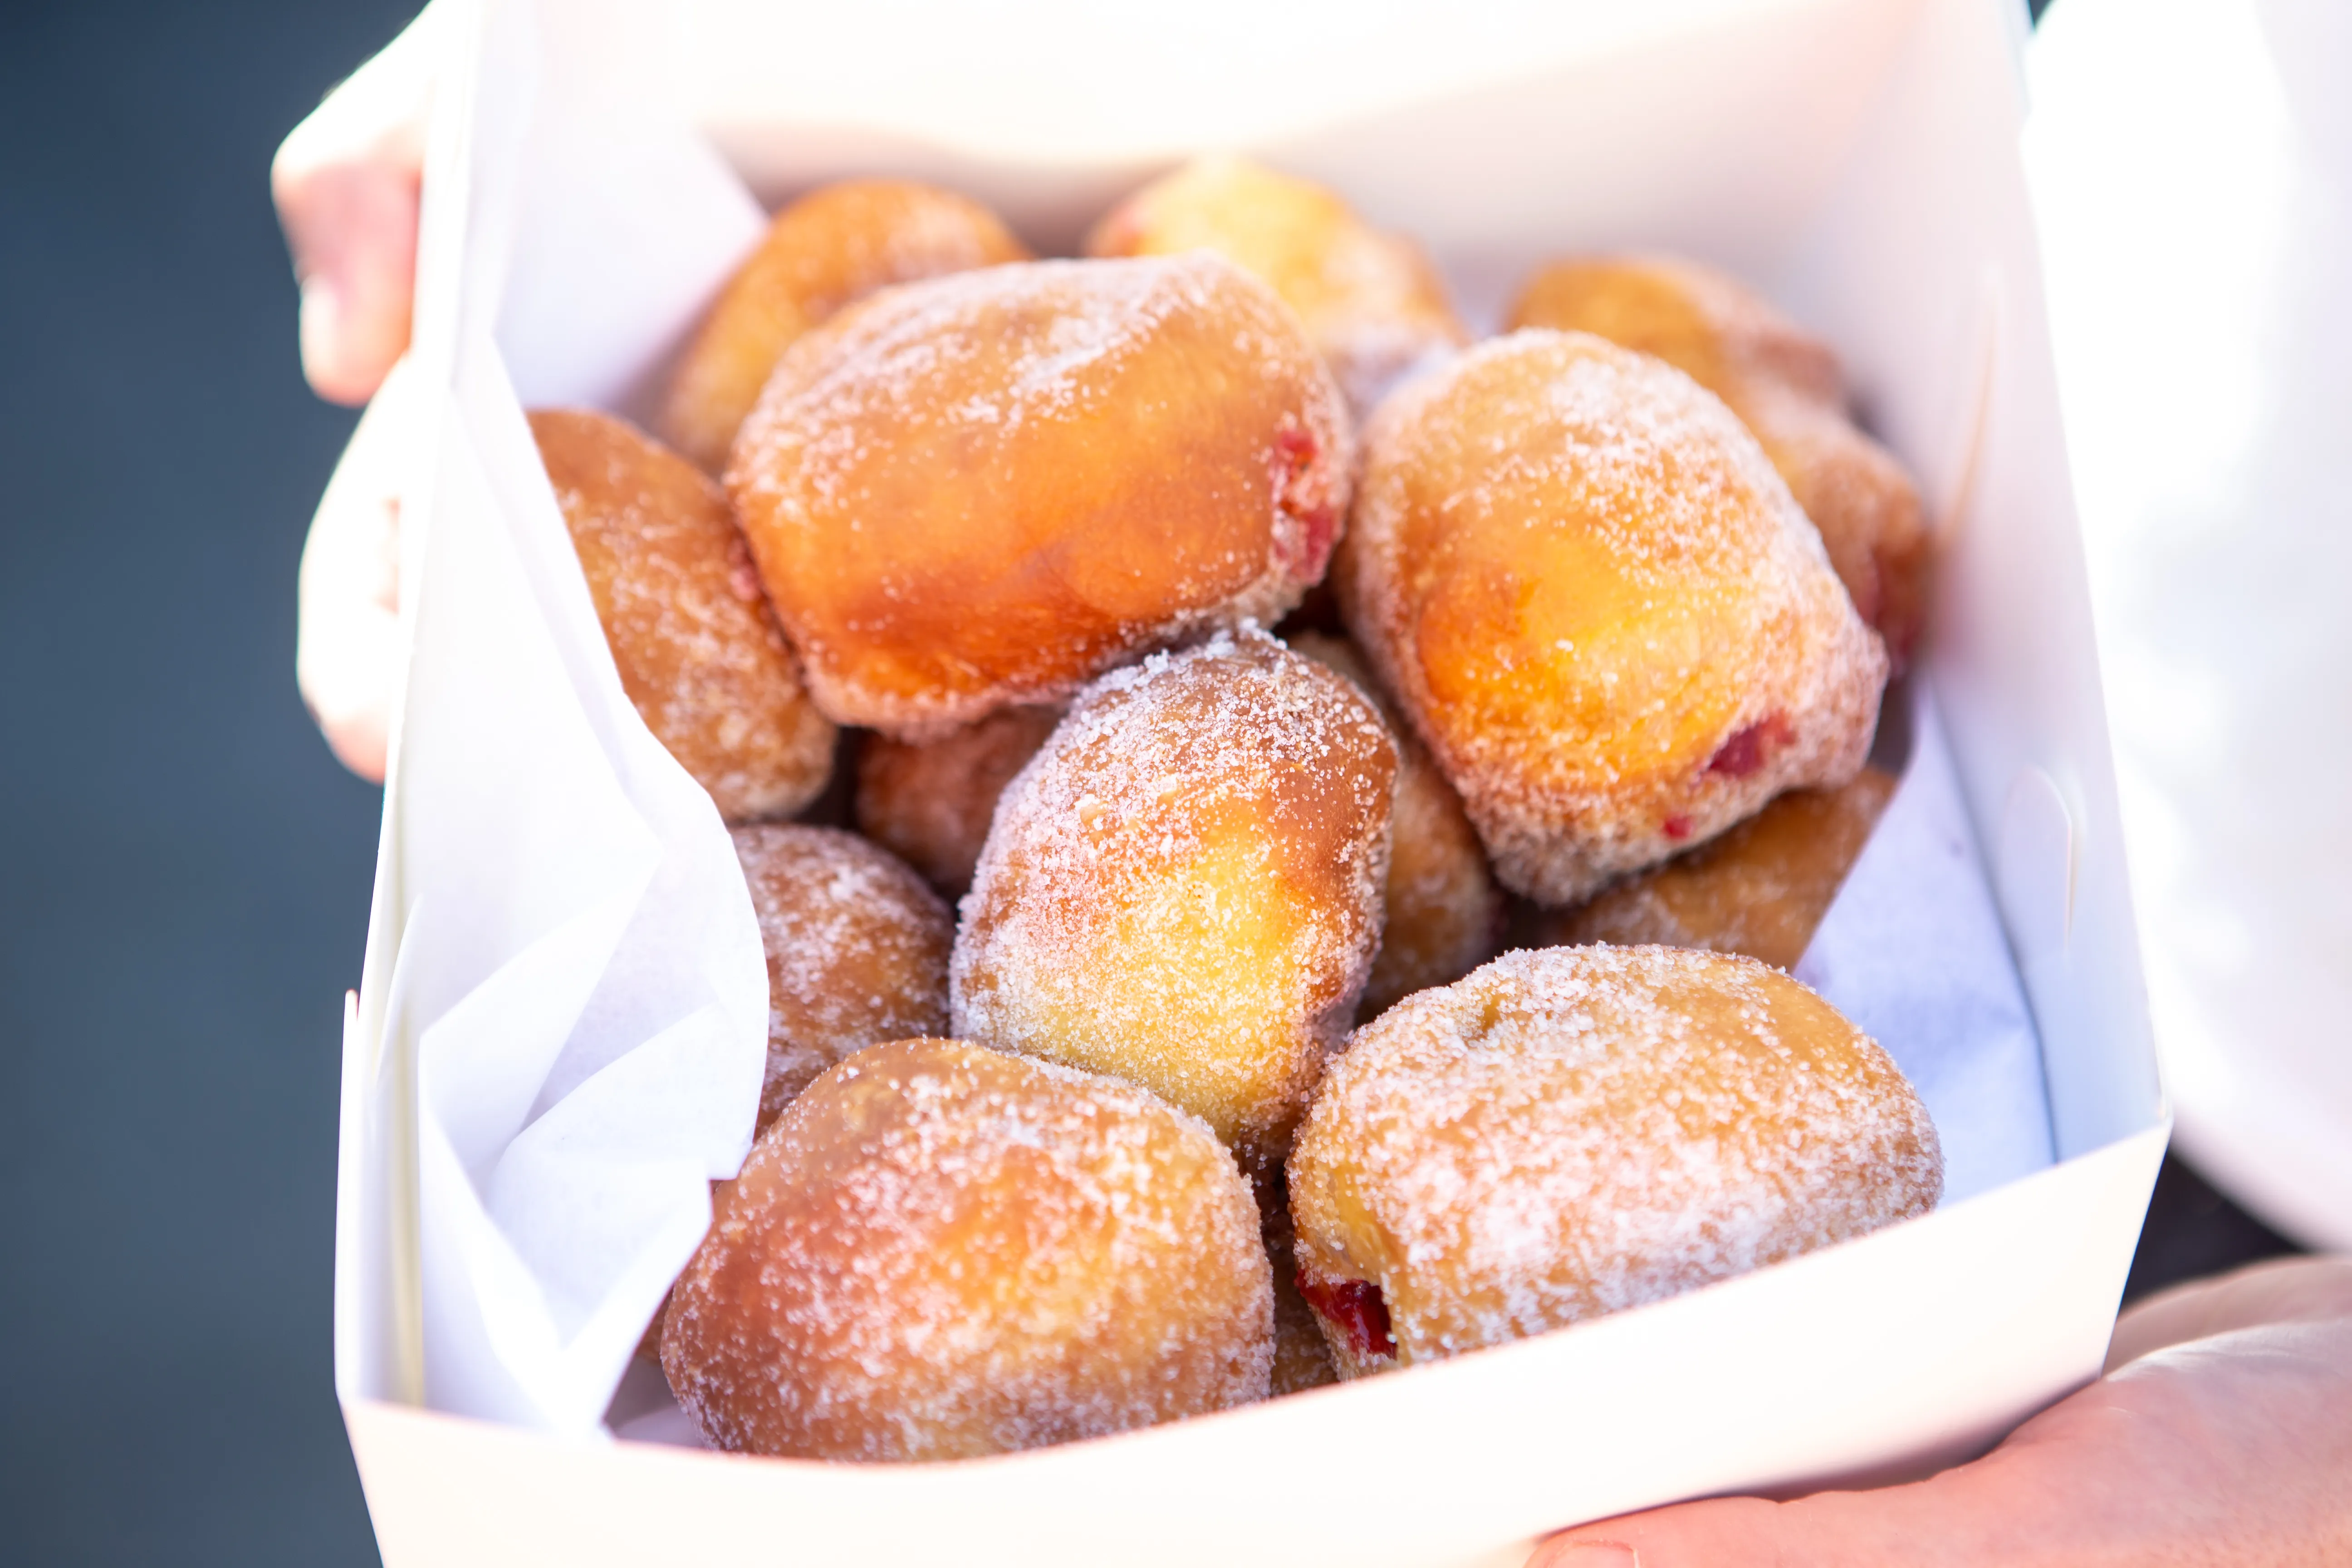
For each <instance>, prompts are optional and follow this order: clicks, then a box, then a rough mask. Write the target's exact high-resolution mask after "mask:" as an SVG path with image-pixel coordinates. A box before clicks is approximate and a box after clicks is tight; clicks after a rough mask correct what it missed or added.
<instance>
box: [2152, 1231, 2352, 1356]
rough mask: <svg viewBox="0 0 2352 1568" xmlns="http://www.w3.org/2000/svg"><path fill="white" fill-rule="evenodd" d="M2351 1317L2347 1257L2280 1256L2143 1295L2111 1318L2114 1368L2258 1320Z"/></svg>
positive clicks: (2351, 1268)
mask: <svg viewBox="0 0 2352 1568" xmlns="http://www.w3.org/2000/svg"><path fill="white" fill-rule="evenodd" d="M2326 1318H2347V1319H2352V1258H2273V1259H2272V1260H2271V1261H2269V1262H2267V1263H2257V1264H2255V1265H2253V1266H2252V1267H2251V1268H2241V1269H2238V1270H2237V1271H2236V1272H2234V1273H2231V1274H2223V1275H2220V1276H2217V1277H2216V1278H2214V1279H2200V1280H2197V1281H2195V1282H2193V1283H2191V1284H2188V1285H2182V1286H2178V1287H2176V1288H2175V1289H2170V1290H2167V1291H2164V1292H2163V1293H2161V1294H2159V1295H2156V1296H2151V1297H2149V1298H2148V1299H2147V1300H2145V1301H2142V1302H2140V1303H2139V1304H2138V1305H2137V1306H2136V1307H2134V1308H2132V1309H2131V1310H2129V1311H2127V1312H2126V1313H2125V1314H2124V1315H2123V1316H2122V1317H2121V1318H2118V1319H2117V1320H2116V1331H2115V1337H2114V1338H2113V1339H2112V1340H2110V1341H2109V1342H2108V1343H2107V1370H2108V1371H2109V1372H2113V1371H2115V1370H2116V1368H2117V1367H2119V1366H2122V1365H2124V1364H2125V1363H2128V1362H2134V1361H2137V1360H2138V1359H2139V1358H2140V1357H2142V1356H2144V1355H2147V1354H2149V1353H2150V1352H2155V1351H2159V1350H2162V1349H2164V1348H2165V1347H2167V1346H2168V1345H2178V1344H2186V1343H2188V1342H2189V1341H2191V1340H2201V1339H2207V1338H2210V1337H2211V1336H2212V1335H2215V1334H2225V1333H2229V1332H2231V1331H2233V1330H2237V1329H2245V1328H2252V1327H2255V1326H2256V1325H2259V1324H2263V1323H2284V1322H2311V1321H2317V1320H2321V1319H2326Z"/></svg>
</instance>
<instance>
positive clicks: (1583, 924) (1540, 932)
mask: <svg viewBox="0 0 2352 1568" xmlns="http://www.w3.org/2000/svg"><path fill="white" fill-rule="evenodd" d="M1894 793H1895V777H1894V775H1893V774H1891V773H1882V772H1880V771H1879V770H1878V769H1876V768H1867V767H1866V768H1864V769H1863V770H1862V772H1860V773H1856V774H1854V775H1853V781H1852V782H1851V783H1849V784H1842V785H1840V786H1839V787H1838V788H1836V789H1825V790H1816V789H1798V790H1790V792H1789V793H1788V794H1787V795H1782V796H1780V798H1779V799H1778V800H1775V801H1774V802H1773V803H1772V804H1771V805H1768V806H1766V807H1765V808H1764V809H1763V810H1762V811H1759V812H1758V813H1757V814H1756V815H1755V816H1751V817H1749V818H1748V820H1747V821H1745V822H1743V823H1741V824H1740V825H1739V826H1737V827H1734V828H1732V829H1731V830H1730V831H1729V832H1727V833H1726V834H1725V835H1724V836H1723V837H1720V838H1717V839H1716V840H1714V841H1713V842H1711V843H1708V844H1703V845H1701V846H1700V847H1697V848H1696V849H1694V850H1692V851H1691V852H1690V853H1689V854H1687V855H1678V856H1676V857H1675V858H1673V859H1671V860H1669V861H1667V862H1666V863H1665V864H1664V865H1663V866H1658V867H1654V868H1652V869H1650V870H1647V871H1643V872H1641V873H1640V874H1638V875H1636V876H1634V877H1633V878H1631V879H1627V880H1625V881H1622V882H1620V883H1618V884H1617V885H1616V886H1614V887H1612V888H1610V889H1606V890H1605V891H1603V892H1601V894H1600V895H1599V896H1598V897H1596V898H1594V899H1593V900H1592V901H1591V903H1588V904H1584V905H1582V906H1580V907H1579V908H1576V909H1572V910H1557V911H1548V912H1546V913H1544V914H1542V915H1540V916H1538V917H1537V920H1536V922H1535V941H1534V942H1533V943H1532V945H1535V946H1539V947H1580V946H1582V945H1584V944H1585V943H1587V942H1611V943H1613V944H1615V945H1616V946H1619V947H1634V946H1639V945H1641V944H1643V943H1645V942H1654V943H1657V944H1659V945H1661V946H1665V947H1704V948H1708V949H1711V950H1713V951H1714V952H1743V953H1746V954H1747V955H1748V957H1750V958H1753V959H1759V960H1761V961H1762V962H1763V963H1769V964H1771V965H1773V966H1774V967H1775V968H1779V969H1794V968H1795V967H1796V966H1797V960H1799V959H1800V958H1802V957H1803V956H1804V955H1805V946H1806V944H1807V943H1808V942H1811V941H1812V940H1813V931H1814V930H1815V929H1816V928H1817V927H1819V926H1820V925H1821V923H1822V916H1823V915H1826V914H1827V913H1829V911H1830V904H1831V901H1832V900H1834V899H1835V898H1836V897H1837V890H1838V889H1839V887H1840V886H1841V885H1842V884H1843V882H1844V881H1845V874H1846V872H1847V871H1849V870H1850V869H1852V868H1853V863H1854V860H1855V859H1856V858H1858V857H1859V856H1860V855H1861V854H1862V847H1863V846H1864V844H1866V843H1868V842H1869V841H1870V830H1871V828H1872V827H1873V826H1875V825H1876V823H1877V821H1878V814H1879V813H1880V812H1882V811H1884V810H1885V808H1886V802H1887V799H1888V797H1889V796H1891V795H1894Z"/></svg>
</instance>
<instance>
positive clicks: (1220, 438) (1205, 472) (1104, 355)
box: [728, 252, 1351, 738]
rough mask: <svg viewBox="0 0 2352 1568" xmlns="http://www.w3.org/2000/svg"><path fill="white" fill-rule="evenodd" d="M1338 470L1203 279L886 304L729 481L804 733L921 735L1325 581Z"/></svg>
mask: <svg viewBox="0 0 2352 1568" xmlns="http://www.w3.org/2000/svg"><path fill="white" fill-rule="evenodd" d="M1350 449H1351V442H1350V437H1349V426H1348V419H1347V414H1346V410H1345V408H1344V407H1343V406H1342V405H1341V403H1340V400H1339V391H1338V389H1337V388H1336V387H1335V386H1334V385H1333V384H1332V382H1331V377H1330V374H1329V372H1328V371H1327V370H1325V369H1324V367H1323V364H1322V363H1321V362H1320V361H1319V360H1318V359H1317V358H1316V356H1315V352H1314V350H1313V348H1312V347H1311V346H1309V344H1308V343H1307V340H1306V339H1305V337H1304V336H1303V335H1301V333H1300V331H1299V329H1298V325H1297V320H1296V318H1294V317H1293V316H1292V315H1291V314H1290V312H1289V311H1288V310H1285V309H1284V308H1283V305H1282V302H1281V301H1280V300H1276V298H1275V297H1274V296H1273V295H1272V294H1271V293H1270V292H1268V291H1267V289H1266V288H1265V285H1264V284H1262V283H1259V282H1257V281H1256V280H1255V279H1252V278H1251V277H1249V275H1248V274H1246V273H1244V272H1243V271H1242V270H1241V269H1240V268H1236V267H1234V265H1232V264H1231V263H1230V262H1227V261H1225V260H1223V258H1218V257H1215V256H1212V255H1210V254H1208V253H1206V252H1198V253H1194V254H1192V255H1189V256H1181V257H1171V258H1146V259H1142V260H1136V261H1039V262H1025V263H1014V264H1013V265H1009V266H1004V267H992V268H985V269H983V270H982V271H977V272H965V273H959V274H956V275H954V276H952V277H947V278H937V279H930V280H929V281H928V282H922V283H909V284H906V285H904V286H902V287H899V288H897V289H886V290H884V291H883V292H882V293H879V294H876V295H873V296H871V297H869V298H867V299H866V300H861V301H859V302H858V303H857V304H855V305H852V306H850V307H849V308H848V309H846V310H843V311H841V312H840V313H839V314H838V315H836V316H835V317H834V318H833V319H832V320H831V321H827V322H825V324H824V325H823V326H821V327H819V328H817V329H816V330H815V331H812V332H810V333H809V334H808V335H807V336H805V337H803V338H802V339H801V340H800V341H799V342H795V343H794V344H793V346H792V347H791V348H790V349H788V350H786V351H785V353H784V356H783V358H782V361H781V362H780V363H778V364H777V366H776V372H775V374H774V376H773V377H772V379H771V380H770V381H769V383H768V386H767V390H766V392H765V393H763V394H762V395H761V399H760V404H759V406H758V407H757V408H756V409H755V410H753V412H752V414H751V417H750V419H748V420H747V421H746V422H745V423H744V426H743V431H742V435H741V436H740V438H739V439H738V440H737V442H736V446H735V455H734V458H733V460H732V461H731V463H730V467H729V469H728V488H729V489H730V491H731V492H732V494H733V496H734V498H735V504H736V509H737V510H738V511H739V512H740V514H741V516H742V519H743V523H744V531H745V533H746V534H747V536H748V537H749V538H750V540H751V552H752V554H753V555H754V556H755V557H757V559H758V561H759V563H760V571H761V576H762V577H763V578H764V579H765V580H766V582H767V585H768V594H769V597H770V598H771V599H772V600H773V601H774V603H775V605H776V612H777V615H778V616H779V617H780V618H781V619H782V622H783V624H784V629H785V630H786V632H787V633H789V634H790V635H791V637H792V638H793V646H794V647H797V648H798V649H799V650H800V653H801V657H802V658H803V660H804V661H805V662H806V665H807V668H808V673H809V683H810V689H811V690H812V691H813V692H814V695H815V698H816V702H817V705H818V706H819V707H820V708H822V709H823V710H824V711H825V712H826V713H827V714H828V715H830V716H831V717H832V718H834V719H835V721H838V722H842V723H856V724H865V725H868V726H871V727H872V728H875V729H878V730H882V731H886V732H888V733H891V734H895V735H898V736H900V737H901V738H921V737H923V736H926V735H935V734H937V733H939V732H940V731H945V730H947V729H950V728H952V727H953V726H955V725H958V724H964V723H970V722H971V721H974V720H977V719H980V718H982V717H984V716H986V715H987V714H988V713H990V712H992V711H993V710H996V709H998V708H1003V707H1006V706H1009V705H1011V704H1013V703H1021V702H1055V701H1059V700H1063V699H1064V698H1066V697H1068V696H1069V695H1070V694H1071V693H1073V692H1075V691H1076V689H1078V688H1079V687H1080V686H1083V685H1084V684H1085V683H1086V682H1087V681H1088V680H1089V679H1093V678H1094V677H1095V676H1096V675H1097V674H1100V673H1101V672H1102V671H1104V670H1106V669H1108V668H1112V667H1114V666H1116V665H1118V664H1122V663H1125V662H1127V661H1128V660H1129V659H1131V658H1134V657H1135V656H1137V655H1138V654H1140V653H1144V652H1147V651H1149V650H1150V649H1152V648H1155V647H1167V646H1171V645H1173V644H1175V643H1177V642H1181V641H1183V640H1186V639H1188V638H1191V637H1196V636H1199V635H1202V634H1203V633H1205V632H1207V631H1209V630H1211V629H1213V628H1217V627H1223V626H1238V625H1241V624H1243V623H1244V622H1246V621H1252V620H1255V621H1258V622H1261V623H1265V624H1271V623H1272V622H1273V621H1274V620H1276V619H1277V618H1278V617H1279V616H1280V615H1281V614H1282V612H1283V611H1284V610H1286V609H1287V608H1289V607H1290V606H1291V605H1294V604H1296V603H1297V601H1298V597H1299V595H1300V594H1301V593H1302V592H1304V591H1305V589H1306V587H1307V584H1310V583H1313V582H1315V581H1316V580H1317V579H1318V578H1319V577H1321V576H1322V575H1323V571H1324V567H1325V565H1326V564H1327V563H1328V560H1329V556H1330V552H1331V546H1332V542H1333V541H1334V539H1335V538H1336V537H1337V535H1338V531H1339V523H1340V519H1341V517H1342V515H1343V513H1344V511H1345V509H1346V505H1347V499H1348V475H1349V468H1350V463H1351V457H1350Z"/></svg>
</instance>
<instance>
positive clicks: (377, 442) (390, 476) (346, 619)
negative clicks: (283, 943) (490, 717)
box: [294, 367, 414, 784]
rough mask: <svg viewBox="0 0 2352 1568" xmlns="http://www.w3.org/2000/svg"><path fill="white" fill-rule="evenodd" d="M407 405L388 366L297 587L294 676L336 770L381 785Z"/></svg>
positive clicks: (398, 657)
mask: <svg viewBox="0 0 2352 1568" xmlns="http://www.w3.org/2000/svg"><path fill="white" fill-rule="evenodd" d="M413 401H414V400H413V398H412V396H411V395H410V393H409V391H408V389H407V384H406V383H405V381H404V377H403V375H402V374H401V373H400V371H399V369H398V368H397V367H395V368H394V372H393V373H392V374H391V375H390V376H389V377H388V378H387V379H386V380H385V382H384V384H383V390H382V391H381V392H380V393H378V394H377V395H376V398H375V400H374V401H373V402H372V403H371V404H369V405H368V411H367V413H366V414H365V415H364V416H362V418H361V420H360V423H359V427H358V428H357V429H356V430H354V431H352V440H351V445H350V446H348V447H345V448H344V449H343V456H342V459H341V461H340V462H339V463H337V464H336V465H335V472H334V477H333V478H331V479H329V480H328V481H327V493H326V494H325V495H324V496H322V497H320V500H319V510H318V513H317V515H316V516H314V517H313V518H312V519H311V520H310V538H309V540H308V541H306V542H304V544H303V546H302V569H301V575H300V578H299V585H298V590H297V592H298V595H299V607H300V624H299V631H298V633H297V636H296V642H295V651H294V674H295V681H296V684H297V685H299V687H300V689H301V691H302V700H303V701H304V702H305V703H306V704H307V705H308V706H309V707H310V714H311V717H312V718H314V719H316V720H317V721H318V723H319V729H320V731H321V732H322V733H323V734H324V735H325V736H326V739H327V744H328V746H329V747H330V748H331V750H332V751H333V752H334V753H335V756H336V758H337V759H338V760H339V761H341V763H342V764H343V765H344V766H345V767H347V768H349V769H351V770H352V772H353V773H357V774H359V775H360V776H361V777H362V778H364V779H367V780H369V781H370V782H371V783H377V784H381V783H382V782H383V774H384V763H385V759H386V754H387V752H388V750H389V742H390V737H391V732H392V709H393V703H394V700H396V698H397V696H398V692H399V688H400V681H401V672H402V661H403V659H404V651H403V647H402V644H401V637H400V489H399V479H400V472H401V464H402V461H403V459H404V458H405V457H406V456H407V454H408V451H409V441H410V437H411V435H412V432H413V429H414V420H413V416H412V405H413Z"/></svg>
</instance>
